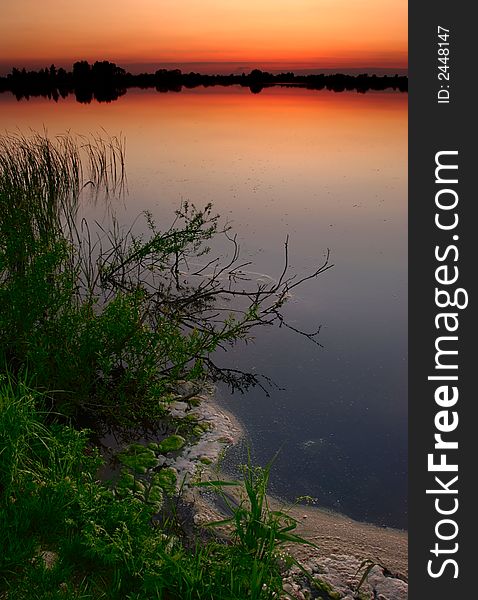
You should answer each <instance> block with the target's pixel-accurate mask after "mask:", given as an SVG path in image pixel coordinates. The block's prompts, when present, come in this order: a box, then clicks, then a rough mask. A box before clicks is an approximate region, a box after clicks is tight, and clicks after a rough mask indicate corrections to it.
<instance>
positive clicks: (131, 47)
mask: <svg viewBox="0 0 478 600" xmlns="http://www.w3.org/2000/svg"><path fill="white" fill-rule="evenodd" d="M0 56H1V61H2V64H3V65H6V64H10V65H11V66H13V65H17V66H23V65H27V66H29V65H30V64H34V63H38V62H39V61H40V62H41V61H43V62H45V63H50V62H55V63H57V64H62V63H63V64H65V66H69V65H70V64H71V62H73V61H74V60H77V59H83V58H84V59H87V60H90V61H93V60H97V59H108V60H112V61H115V62H118V63H119V64H125V65H128V64H134V63H151V64H152V65H158V66H160V65H161V64H167V63H177V64H179V65H181V64H183V63H208V62H209V63H236V65H237V64H238V63H239V64H240V63H241V62H244V63H245V65H244V66H245V67H250V66H251V65H252V66H259V67H262V68H268V67H270V66H271V65H272V66H276V67H277V68H281V67H282V66H284V67H285V68H294V66H297V67H300V68H347V67H350V68H354V67H379V68H404V67H406V64H407V3H406V2H405V1H404V0H388V1H387V2H381V1H379V0H228V1H227V2H226V1H223V0H137V1H135V2H132V1H128V0H101V1H100V2H98V1H97V0H84V1H83V2H82V3H73V2H72V3H70V2H62V1H60V0H47V1H45V2H38V0H5V1H4V2H3V3H2V19H1V21H0Z"/></svg>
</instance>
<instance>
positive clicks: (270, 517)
mask: <svg viewBox="0 0 478 600" xmlns="http://www.w3.org/2000/svg"><path fill="white" fill-rule="evenodd" d="M271 466H272V461H271V462H270V463H268V464H267V465H266V466H265V467H257V466H253V465H251V462H250V457H249V460H248V463H247V464H245V465H242V476H243V482H239V481H205V482H199V483H197V484H196V485H197V486H200V487H213V488H214V489H215V490H216V491H217V492H218V493H219V494H220V495H221V497H222V499H223V500H224V502H225V504H226V505H227V507H228V509H229V511H230V512H231V514H232V517H230V518H228V519H224V520H221V521H215V522H214V523H211V524H210V526H214V527H218V526H223V525H232V526H233V535H234V538H235V541H236V543H237V544H238V546H239V547H240V548H242V549H243V550H244V552H246V553H248V554H249V555H251V556H253V557H254V558H256V559H259V560H263V559H264V558H265V557H267V556H274V555H275V554H276V551H277V549H278V548H279V547H280V546H281V545H282V544H285V543H299V544H308V545H310V546H313V547H315V548H317V546H316V545H315V544H313V543H312V542H309V541H308V540H305V539H304V538H302V537H300V536H298V535H296V534H294V533H292V532H293V531H294V530H295V529H296V527H297V521H296V520H295V519H294V518H293V517H291V516H290V515H288V514H287V513H286V512H284V511H280V510H271V508H270V506H269V501H268V497H267V489H268V485H269V477H270V469H271ZM225 486H240V487H241V488H243V490H244V492H245V494H244V493H243V494H242V497H241V498H240V501H239V503H237V502H235V501H234V500H232V499H231V498H230V497H229V496H228V495H227V494H226V493H225V492H224V489H223V488H224V487H225Z"/></svg>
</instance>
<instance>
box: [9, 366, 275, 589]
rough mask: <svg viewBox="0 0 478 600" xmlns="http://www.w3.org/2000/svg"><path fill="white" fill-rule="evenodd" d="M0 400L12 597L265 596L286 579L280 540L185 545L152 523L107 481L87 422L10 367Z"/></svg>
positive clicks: (144, 509)
mask: <svg viewBox="0 0 478 600" xmlns="http://www.w3.org/2000/svg"><path fill="white" fill-rule="evenodd" d="M0 409H1V410H0V444H1V448H2V451H1V453H0V532H1V538H0V539H1V542H0V545H1V549H2V552H1V553H0V593H1V592H3V593H4V594H6V595H4V596H3V597H5V598H12V599H22V598H32V599H33V598H42V599H43V598H92V599H93V598H94V599H96V598H108V599H112V600H115V599H120V598H121V599H123V598H131V599H133V598H138V599H139V598H165V599H166V598H171V599H173V598H174V599H178V600H179V599H181V600H183V599H184V600H187V599H200V598H204V599H208V598H211V599H220V598H224V599H226V598H228V599H232V598H238V599H239V598H257V599H259V598H261V599H262V598H264V599H265V598H271V597H272V594H273V592H274V591H275V592H278V591H279V590H280V589H281V577H280V571H279V567H278V564H277V561H276V555H275V554H274V552H273V548H272V547H271V548H268V551H267V552H261V553H260V555H257V553H251V552H249V551H248V549H245V548H244V545H243V544H242V543H231V544H226V545H225V544H220V543H218V542H214V541H209V542H208V543H207V544H204V543H199V542H198V544H197V546H196V547H193V549H191V548H190V547H189V546H188V548H186V547H185V546H184V545H183V543H182V541H181V540H180V539H178V538H176V537H174V536H172V535H171V534H170V533H165V532H164V531H163V530H161V529H160V528H159V527H158V526H153V524H152V521H151V519H152V516H153V513H154V508H153V507H152V506H150V505H149V504H148V503H147V502H142V501H141V500H140V499H138V498H137V497H136V496H135V495H133V494H126V495H121V496H117V495H115V493H114V491H112V490H111V489H108V487H106V486H105V485H104V484H102V483H100V482H98V481H97V479H96V472H97V469H98V466H99V464H100V462H101V461H100V459H99V458H98V456H97V455H96V454H95V452H94V451H92V450H91V447H90V446H89V445H88V443H87V442H88V432H87V431H85V430H82V431H78V430H76V429H74V428H73V427H71V426H69V425H65V424H60V423H59V422H55V419H54V418H53V417H54V415H51V414H49V413H47V412H46V411H45V409H44V396H42V395H41V394H39V393H37V392H34V391H32V390H30V389H29V388H28V387H27V386H26V385H25V384H23V383H19V384H14V383H13V382H12V379H11V378H10V379H7V378H6V377H3V381H2V382H1V384H0ZM45 552H52V553H54V555H53V556H54V557H55V561H54V564H53V565H52V566H50V567H48V566H47V565H46V564H45V561H44V559H43V558H42V555H43V553H45Z"/></svg>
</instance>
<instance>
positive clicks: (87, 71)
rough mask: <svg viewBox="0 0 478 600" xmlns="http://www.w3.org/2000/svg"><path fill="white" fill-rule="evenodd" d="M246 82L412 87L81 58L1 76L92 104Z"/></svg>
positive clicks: (25, 89)
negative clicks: (134, 69) (136, 91)
mask: <svg viewBox="0 0 478 600" xmlns="http://www.w3.org/2000/svg"><path fill="white" fill-rule="evenodd" d="M215 85H221V86H230V85H240V86H243V87H248V88H249V89H250V90H251V92H252V93H255V94H257V93H259V92H261V91H262V90H263V89H264V88H265V87H271V86H277V85H280V86H297V87H302V88H307V89H312V90H322V89H328V90H332V91H334V92H343V91H346V90H356V91H357V92H359V93H365V92H367V91H369V90H378V91H380V90H386V89H392V90H395V91H400V92H406V91H408V77H406V76H403V75H394V76H387V75H383V76H377V75H368V74H366V73H364V74H361V75H345V74H342V73H336V74H332V75H325V74H319V75H295V74H294V73H291V72H288V73H280V74H278V75H273V74H272V73H268V72H266V71H261V70H259V69H254V70H253V71H251V72H250V73H248V74H246V73H242V74H241V75H204V74H201V73H183V72H182V71H181V70H180V69H172V70H171V69H170V70H168V69H159V70H157V71H156V72H155V73H140V74H138V75H132V74H131V73H127V72H126V71H125V69H122V68H121V67H118V66H117V65H115V64H114V63H112V62H109V61H107V60H104V61H96V62H95V63H94V64H92V65H90V64H89V63H88V62H87V61H85V60H82V61H78V62H75V63H74V64H73V68H72V70H71V71H70V72H67V71H66V70H65V69H63V68H58V69H57V68H56V67H55V65H51V66H50V67H49V68H48V67H47V68H44V69H40V70H39V71H27V70H26V69H21V70H20V69H16V68H13V69H12V71H11V73H9V74H8V75H7V76H6V77H0V92H6V91H9V92H12V93H13V94H14V95H15V96H16V98H17V99H18V100H21V99H23V98H26V99H28V98H30V97H31V96H43V97H45V98H50V99H52V100H55V101H58V100H59V99H60V98H66V97H67V96H68V95H69V94H74V95H75V97H76V100H77V101H78V102H82V103H89V102H91V101H92V100H93V99H94V100H97V101H98V102H112V101H113V100H117V99H118V98H119V97H120V96H122V95H124V94H125V93H126V91H127V89H128V88H133V87H136V88H143V89H146V88H155V89H156V90H157V91H158V92H180V91H181V90H182V89H183V88H194V87H198V86H204V87H209V86H215Z"/></svg>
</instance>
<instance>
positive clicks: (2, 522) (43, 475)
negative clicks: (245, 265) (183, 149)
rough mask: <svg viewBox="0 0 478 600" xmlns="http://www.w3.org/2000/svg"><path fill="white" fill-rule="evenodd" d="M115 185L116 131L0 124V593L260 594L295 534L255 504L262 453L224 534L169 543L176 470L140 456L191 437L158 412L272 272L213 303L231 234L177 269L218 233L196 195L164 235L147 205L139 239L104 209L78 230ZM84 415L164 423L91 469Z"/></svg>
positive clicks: (120, 166) (193, 599) (113, 421)
mask: <svg viewBox="0 0 478 600" xmlns="http://www.w3.org/2000/svg"><path fill="white" fill-rule="evenodd" d="M123 184H124V156H123V142H122V141H121V140H115V139H112V140H110V141H108V142H105V141H103V140H101V139H100V138H97V139H94V140H86V139H82V140H80V141H78V140H73V138H71V137H69V136H64V137H60V138H57V139H56V140H50V139H48V138H47V137H46V136H41V135H33V136H32V137H29V138H24V137H20V136H13V137H4V138H0V599H1V600H7V599H8V600H23V599H25V600H30V599H32V600H35V599H38V600H43V599H50V598H51V599H80V598H81V599H91V600H99V599H108V600H120V599H121V600H124V599H126V600H140V599H141V600H149V599H164V600H200V599H204V600H209V599H211V600H222V599H224V600H233V599H238V600H239V599H241V600H242V599H245V598H248V599H252V600H254V599H257V600H267V599H271V598H277V597H278V594H279V593H280V590H281V589H282V579H281V572H280V568H279V561H278V548H279V547H280V545H281V544H282V543H284V542H285V541H289V542H290V541H295V542H299V543H305V540H302V539H301V538H298V537H297V536H295V535H294V534H293V529H294V527H295V522H294V521H293V520H291V519H290V518H288V517H287V515H285V514H284V513H282V512H274V511H271V510H270V509H269V506H268V504H267V493H266V492H267V485H268V480H269V470H270V466H267V467H266V468H265V469H260V468H253V467H252V466H251V465H248V466H246V467H245V468H244V473H243V474H244V484H243V485H244V494H245V496H244V498H245V500H244V501H242V502H241V504H240V505H239V506H238V507H235V508H234V511H233V512H234V517H233V518H232V519H231V520H230V524H231V525H232V529H233V533H232V536H231V538H230V539H229V540H228V541H227V542H224V540H222V541H220V540H219V538H215V537H211V535H209V536H208V537H207V538H206V537H205V536H204V533H202V534H201V536H199V537H198V539H190V538H189V539H185V538H184V532H183V531H182V530H181V527H180V525H179V522H176V521H175V518H174V515H173V516H170V517H168V518H169V519H170V522H168V521H167V519H166V518H165V514H166V513H164V515H163V519H162V520H161V522H163V525H162V526H160V525H159V524H158V523H159V521H158V520H156V519H155V518H154V517H155V515H157V513H158V511H160V510H161V507H162V506H163V501H164V499H165V498H168V497H171V496H172V495H173V494H174V493H175V487H176V483H177V482H176V475H175V473H174V472H173V471H171V470H168V469H165V468H160V467H159V464H158V460H157V458H156V452H168V451H176V450H179V449H180V448H181V447H182V446H183V445H184V443H186V442H187V438H188V436H195V435H198V433H197V429H198V424H197V422H196V421H195V419H190V418H189V419H187V418H185V419H183V422H181V423H179V422H177V421H175V420H174V419H172V418H171V417H170V416H169V404H170V402H171V400H172V399H173V398H174V397H175V394H176V390H177V387H178V384H179V382H180V381H183V382H184V380H186V381H187V380H189V381H194V382H199V383H200V382H202V381H204V380H206V379H207V378H208V377H211V376H212V374H215V375H216V376H218V373H219V375H220V371H218V370H217V368H216V367H215V366H214V364H213V363H212V362H211V361H210V356H211V354H212V353H213V352H214V350H215V349H216V348H218V347H220V346H223V345H227V344H232V343H234V342H236V341H237V340H239V339H243V338H247V337H248V334H249V331H250V329H251V328H252V327H254V326H255V325H258V324H271V323H273V322H274V319H276V317H277V315H278V314H279V313H278V312H277V311H278V310H279V308H280V306H281V305H282V304H283V302H284V301H285V298H286V296H287V289H288V288H287V284H286V283H279V284H278V285H277V286H273V287H272V288H271V289H264V288H259V289H258V290H255V291H254V292H244V291H240V292H239V296H240V297H241V299H242V300H243V301H245V303H246V306H245V308H243V309H241V310H238V311H236V312H235V313H234V312H232V313H231V312H228V311H225V312H223V311H222V310H221V307H218V299H219V297H220V295H221V294H225V295H226V296H227V297H229V298H230V297H231V296H228V294H230V293H231V289H232V288H231V285H232V284H231V281H233V279H234V272H233V271H228V269H231V268H232V265H233V262H234V260H236V258H237V257H236V251H237V247H236V246H235V250H234V257H235V258H234V259H233V261H232V262H231V263H230V264H226V266H225V267H224V268H223V269H221V268H219V267H217V263H216V261H212V263H211V264H213V265H214V267H213V268H214V269H216V271H215V273H216V274H215V275H213V276H212V278H208V277H205V276H203V273H202V269H201V270H200V271H199V273H198V276H199V279H197V282H198V283H196V285H192V284H191V283H188V282H185V281H183V280H182V279H181V276H180V272H181V268H182V267H183V266H184V265H187V264H188V261H189V260H190V259H192V260H194V259H198V258H199V257H202V256H204V255H205V254H207V252H208V245H207V244H208V241H209V240H210V239H212V238H213V237H214V236H215V235H216V234H217V233H218V218H217V217H215V216H213V215H212V212H211V207H210V206H208V207H206V208H205V209H204V210H203V211H198V210H195V209H194V208H191V207H188V206H187V205H186V206H184V207H183V209H182V211H180V212H178V213H177V215H176V217H177V218H176V221H175V223H174V224H173V226H171V227H170V228H169V229H167V230H165V231H159V230H158V229H157V228H156V225H155V224H154V222H153V221H152V219H151V217H150V216H149V215H146V221H147V225H148V231H149V234H148V235H147V236H145V237H136V236H134V235H133V234H132V232H131V231H127V232H124V231H122V230H120V229H119V228H118V226H117V225H116V224H115V223H114V222H113V224H112V229H111V230H109V231H104V230H101V231H100V232H99V233H98V237H97V238H95V239H93V238H92V235H91V233H90V229H89V227H88V225H87V223H86V222H84V221H83V222H82V223H81V224H79V223H78V222H77V219H76V215H77V209H78V205H79V202H80V201H81V200H82V199H83V196H84V194H85V193H88V194H91V193H92V194H93V195H97V194H100V193H102V194H105V195H108V194H112V193H115V192H117V191H118V190H120V189H121V188H122V186H123ZM234 244H235V242H234ZM225 273H229V275H228V277H229V283H228V284H227V288H226V289H224V288H223V287H222V285H223V284H222V283H221V278H222V277H224V274H225ZM231 273H232V275H231ZM281 281H282V277H281ZM241 285H243V284H242V283H241ZM294 285H296V283H294ZM243 304H244V302H243ZM261 311H262V312H261ZM261 319H263V320H261ZM191 402H192V400H191ZM85 417H87V419H88V421H89V422H90V423H92V424H93V425H94V426H98V424H99V423H103V424H106V425H108V426H116V427H117V426H122V427H125V426H128V427H129V426H138V425H149V426H151V425H155V424H156V425H157V423H158V420H160V419H161V420H162V422H163V425H164V423H166V424H168V425H169V437H167V438H166V439H165V440H163V441H162V442H160V443H159V444H156V446H155V448H154V449H151V448H146V447H142V446H138V445H134V444H133V445H131V446H130V447H129V449H124V450H123V452H121V453H120V454H119V456H118V458H119V460H120V462H121V463H122V472H121V475H120V478H119V480H118V481H117V482H116V483H113V482H110V483H105V482H101V481H99V480H98V475H97V474H98V472H99V469H100V466H101V464H102V460H101V459H100V456H99V453H98V450H97V448H95V445H94V442H93V440H94V439H95V437H94V436H93V434H92V432H91V431H89V430H88V429H85V428H82V427H81V426H80V423H81V422H84V418H85ZM201 431H202V430H201V429H199V434H200V433H201ZM96 433H98V432H96ZM179 434H181V435H179ZM150 446H151V444H150ZM199 533H200V532H198V535H199ZM183 538H184V539H183ZM206 539H207V540H208V541H205V540H206Z"/></svg>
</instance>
